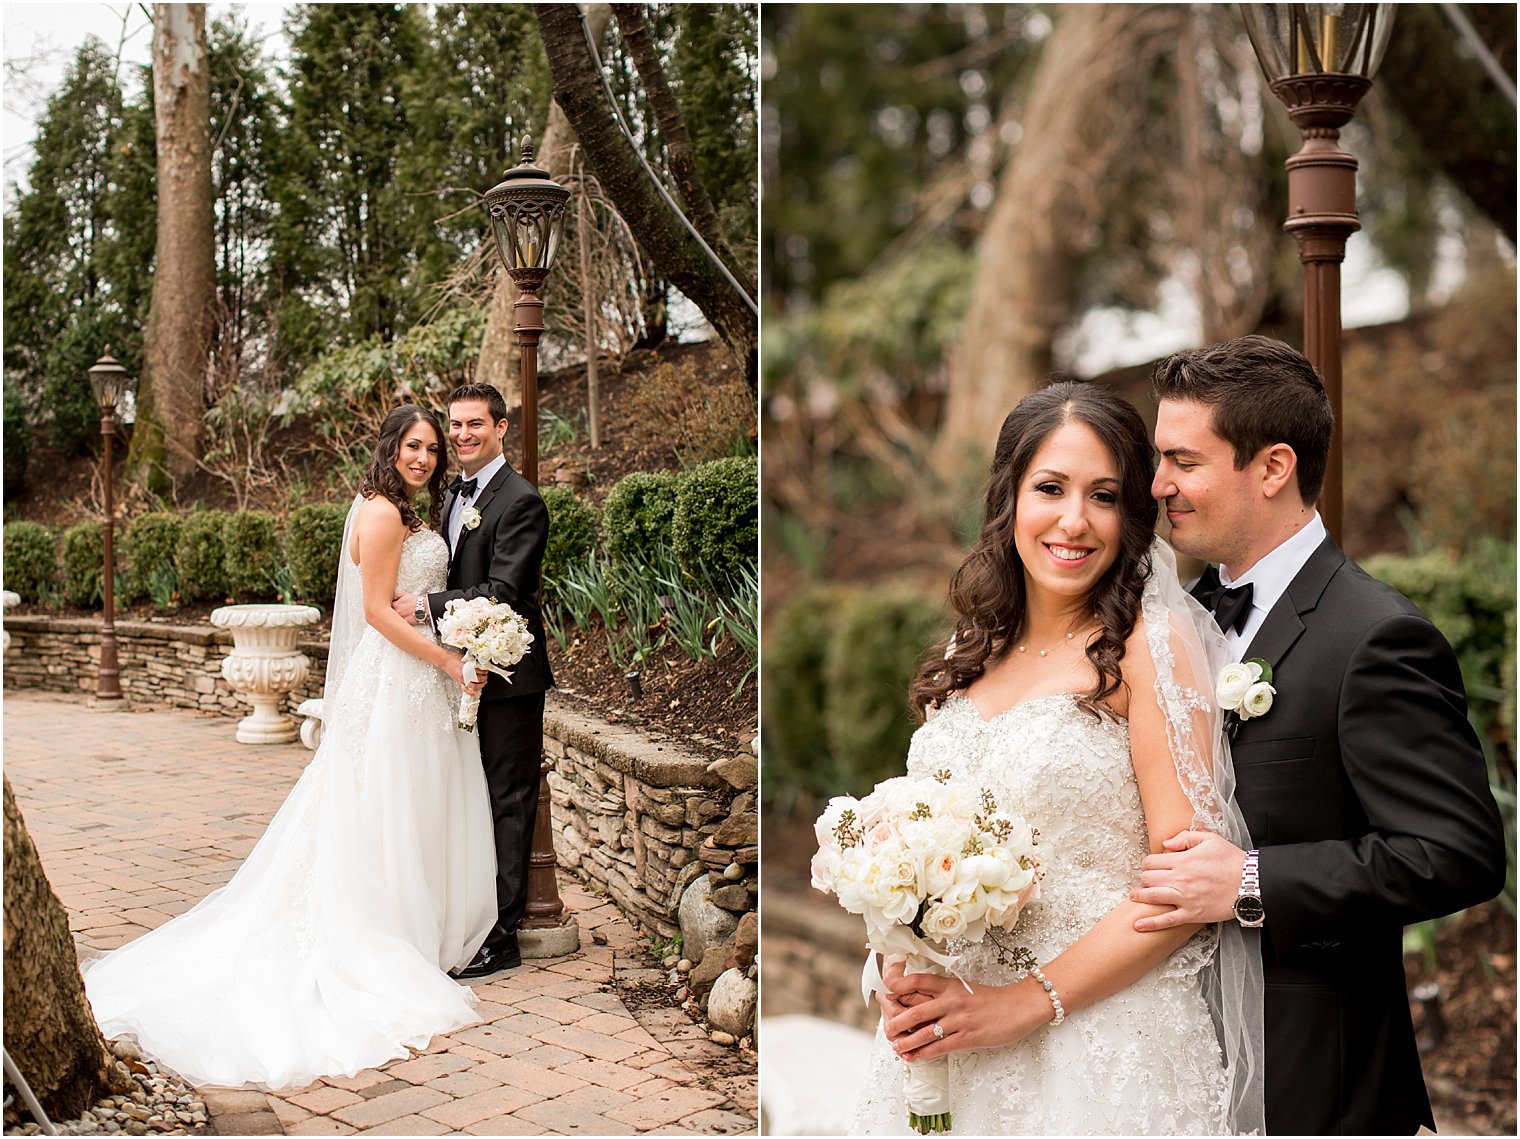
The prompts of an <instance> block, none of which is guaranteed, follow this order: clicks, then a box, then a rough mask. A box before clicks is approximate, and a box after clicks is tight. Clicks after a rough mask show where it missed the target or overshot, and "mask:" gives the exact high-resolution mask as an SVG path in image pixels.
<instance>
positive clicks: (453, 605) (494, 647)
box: [438, 597, 533, 731]
mask: <svg viewBox="0 0 1520 1139" xmlns="http://www.w3.org/2000/svg"><path fill="white" fill-rule="evenodd" d="M438 636H439V638H440V639H441V640H442V641H443V643H444V644H446V645H451V646H452V647H454V648H456V649H461V650H463V651H464V668H465V677H466V679H469V680H473V679H475V676H476V675H477V671H485V672H494V673H495V674H496V675H497V676H500V677H502V678H503V679H511V676H512V673H511V672H510V671H509V669H510V668H511V666H512V665H514V664H516V663H517V662H518V661H520V660H522V658H523V657H524V656H526V655H527V654H528V651H529V649H531V648H532V647H533V634H532V633H530V632H528V622H527V620H526V619H525V618H524V617H523V616H522V615H521V614H520V613H518V612H517V611H516V610H515V609H513V608H512V607H511V606H510V605H505V604H503V603H502V602H500V601H497V600H496V598H494V597H474V598H471V599H469V600H468V601H467V600H465V599H464V598H460V597H456V598H455V599H454V600H452V601H450V602H449V603H448V604H447V605H445V606H444V608H443V616H442V617H440V618H439V619H438ZM479 713H480V697H478V696H470V695H468V694H466V695H464V696H461V697H460V698H459V721H458V722H459V727H461V728H463V729H464V730H465V731H474V730H475V720H476V717H477V716H478V715H479Z"/></svg>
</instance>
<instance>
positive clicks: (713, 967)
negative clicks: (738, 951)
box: [686, 941, 731, 998]
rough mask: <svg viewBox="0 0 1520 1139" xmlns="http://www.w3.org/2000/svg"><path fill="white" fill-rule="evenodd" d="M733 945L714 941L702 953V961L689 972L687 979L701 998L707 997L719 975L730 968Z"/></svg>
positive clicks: (692, 989) (693, 990)
mask: <svg viewBox="0 0 1520 1139" xmlns="http://www.w3.org/2000/svg"><path fill="white" fill-rule="evenodd" d="M730 950H731V946H730V945H729V943H728V942H727V941H722V942H714V943H713V944H712V945H710V946H708V947H707V952H706V953H705V954H703V955H702V960H701V962H700V963H699V964H698V965H697V967H696V968H695V969H693V970H692V971H691V972H690V973H688V974H687V978H686V979H687V981H688V982H689V983H690V984H691V991H692V992H693V993H694V994H695V995H696V996H697V997H699V998H705V997H706V996H707V991H708V990H709V989H711V988H712V987H713V982H714V981H716V980H717V979H718V977H719V975H720V974H721V973H722V972H723V971H724V970H725V969H727V968H728V957H729V953H730Z"/></svg>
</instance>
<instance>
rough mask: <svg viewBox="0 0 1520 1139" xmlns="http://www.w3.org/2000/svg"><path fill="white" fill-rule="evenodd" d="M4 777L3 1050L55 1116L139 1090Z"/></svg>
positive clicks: (45, 1108)
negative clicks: (101, 1013)
mask: <svg viewBox="0 0 1520 1139" xmlns="http://www.w3.org/2000/svg"><path fill="white" fill-rule="evenodd" d="M4 783H5V1050H6V1051H7V1052H9V1053H10V1055H11V1059H13V1060H14V1061H15V1062H16V1066H17V1067H18V1068H19V1069H20V1070H21V1074H22V1076H24V1077H25V1078H26V1082H27V1083H28V1084H30V1085H31V1088H32V1091H33V1093H35V1094H36V1096H37V1100H38V1102H39V1103H41V1105H42V1110H43V1111H45V1112H47V1114H48V1117H49V1118H50V1119H77V1118H79V1115H80V1113H81V1112H83V1111H85V1110H86V1109H87V1108H89V1107H90V1106H91V1105H93V1104H95V1103H96V1102H98V1101H99V1100H101V1099H102V1098H104V1097H105V1096H107V1095H113V1094H119V1093H125V1092H131V1091H133V1090H135V1088H134V1085H133V1084H132V1082H131V1081H130V1080H128V1079H127V1078H126V1076H125V1075H123V1074H122V1072H121V1071H120V1069H118V1068H117V1067H116V1065H115V1063H114V1062H113V1061H112V1059H111V1056H110V1053H109V1052H108V1051H107V1050H106V1046H105V1042H104V1041H103V1040H102V1039H101V1037H100V1029H99V1028H97V1027H96V1025H95V1017H94V1015H93V1014H92V1013H91V1012H90V1003H89V1001H88V1000H87V999H86V998H85V995H84V982H83V981H82V980H81V979H80V976H79V959H78V957H77V955H76V954H75V952H74V939H73V938H72V937H71V936H70V935H69V917H68V914H67V913H66V912H65V911H64V908H63V905H62V904H61V903H60V902H59V901H58V898H57V896H56V895H55V894H54V893H53V888H52V886H50V885H49V884H48V880H47V875H46V874H45V873H43V870H42V860H41V859H39V858H38V857H37V848H36V846H34V845H33V844H32V836H31V835H30V834H28V833H27V830H26V821H25V820H24V819H22V817H21V812H20V811H19V810H18V809H17V807H16V798H15V795H14V794H12V792H11V781H10V780H9V779H6V780H5V781H4Z"/></svg>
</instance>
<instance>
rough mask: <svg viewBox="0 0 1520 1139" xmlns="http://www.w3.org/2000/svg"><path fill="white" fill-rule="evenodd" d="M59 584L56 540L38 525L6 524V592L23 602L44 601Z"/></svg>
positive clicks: (30, 523) (48, 531) (43, 527)
mask: <svg viewBox="0 0 1520 1139" xmlns="http://www.w3.org/2000/svg"><path fill="white" fill-rule="evenodd" d="M57 581H58V540H57V539H56V538H54V537H53V532H52V531H51V530H49V529H48V528H47V527H46V526H43V525H41V524H40V523H37V522H7V523H6V524H5V588H6V589H8V590H10V591H11V592H12V593H14V594H16V595H18V596H19V597H20V598H21V600H22V601H31V602H41V601H46V600H47V597H48V593H49V592H51V590H52V588H53V586H54V584H56V583H57Z"/></svg>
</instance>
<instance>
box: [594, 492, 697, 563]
mask: <svg viewBox="0 0 1520 1139" xmlns="http://www.w3.org/2000/svg"><path fill="white" fill-rule="evenodd" d="M680 483H681V476H680V475H679V474H677V473H676V472H674V471H634V472H633V473H632V474H629V475H624V476H623V477H622V478H621V479H619V480H618V481H617V483H616V485H614V486H613V488H612V489H611V490H610V491H608V492H607V500H606V501H605V502H604V503H602V549H603V550H605V551H606V554H607V561H608V572H609V573H611V574H612V576H613V577H614V578H616V577H617V576H618V575H619V574H622V573H625V572H626V571H627V569H629V568H631V567H633V566H648V565H653V564H654V562H655V559H656V557H657V556H658V555H659V554H660V553H661V552H662V551H668V550H669V549H670V540H671V537H670V536H671V528H672V525H673V524H674V522H675V514H676V494H677V491H678V490H679V488H680Z"/></svg>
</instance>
